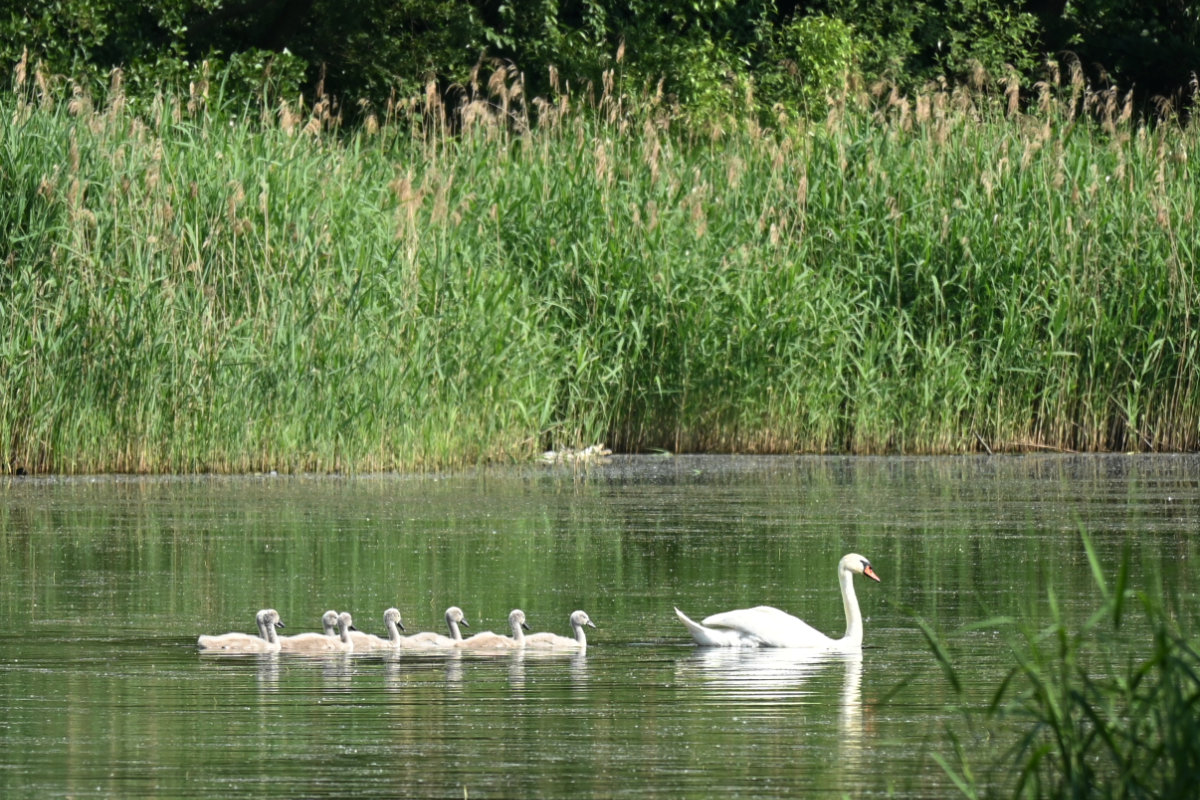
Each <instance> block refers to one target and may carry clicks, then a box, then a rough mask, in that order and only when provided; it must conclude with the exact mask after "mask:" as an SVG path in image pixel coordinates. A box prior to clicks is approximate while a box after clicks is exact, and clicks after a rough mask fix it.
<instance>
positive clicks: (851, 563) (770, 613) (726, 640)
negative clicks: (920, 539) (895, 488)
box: [675, 553, 879, 653]
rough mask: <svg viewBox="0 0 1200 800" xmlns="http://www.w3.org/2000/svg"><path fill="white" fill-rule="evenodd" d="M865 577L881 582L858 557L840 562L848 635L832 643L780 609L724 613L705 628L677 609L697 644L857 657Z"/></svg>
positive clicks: (839, 573) (855, 555)
mask: <svg viewBox="0 0 1200 800" xmlns="http://www.w3.org/2000/svg"><path fill="white" fill-rule="evenodd" d="M855 575H866V576H867V577H868V578H870V579H871V580H874V581H878V580H879V576H878V575H876V574H875V570H874V569H872V567H871V562H870V561H868V560H867V559H865V558H863V557H862V556H860V555H858V554H857V553H850V554H849V555H846V556H843V557H842V560H841V561H840V562H838V582H839V583H840V584H841V587H842V605H843V606H845V609H846V635H845V636H843V637H842V638H841V639H831V638H829V637H828V636H826V635H825V634H823V633H821V632H820V631H818V630H817V629H815V628H813V627H812V626H810V625H809V624H808V623H806V622H804V621H803V620H800V619H797V618H796V617H793V616H792V615H791V614H788V613H786V612H784V611H780V610H779V609H778V608H772V607H771V606H757V607H755V608H742V609H738V610H736V611H725V612H722V613H720V614H713V615H712V616H711V617H706V618H705V619H704V623H703V624H698V623H696V622H693V621H692V620H690V619H688V617H687V615H686V614H684V613H683V612H682V611H680V610H679V609H678V608H676V609H675V613H676V614H678V615H679V619H680V620H682V622H683V624H684V625H686V626H687V628H688V631H689V632H691V634H692V638H693V639H694V640H695V641H696V644H702V645H711V646H716V647H806V648H809V649H814V650H823V651H825V652H830V653H854V652H859V651H860V650H861V649H862V640H863V621H862V613H861V612H860V611H859V610H858V598H857V597H856V596H855V594H854V576H855Z"/></svg>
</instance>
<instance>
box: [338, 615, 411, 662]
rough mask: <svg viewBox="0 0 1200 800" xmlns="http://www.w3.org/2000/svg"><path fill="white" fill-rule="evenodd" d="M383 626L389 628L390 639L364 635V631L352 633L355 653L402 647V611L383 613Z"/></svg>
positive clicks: (370, 634)
mask: <svg viewBox="0 0 1200 800" xmlns="http://www.w3.org/2000/svg"><path fill="white" fill-rule="evenodd" d="M383 625H384V627H385V628H387V632H388V638H386V639H384V638H382V637H380V636H376V635H375V634H373V633H363V632H362V631H351V632H350V639H351V640H352V641H353V642H354V652H356V653H357V652H359V651H360V650H395V649H396V648H397V647H399V646H400V640H401V638H402V637H401V636H400V631H402V630H404V624H403V623H402V622H401V621H400V610H399V609H396V608H389V609H388V610H387V611H385V612H383Z"/></svg>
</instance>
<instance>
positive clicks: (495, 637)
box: [455, 608, 529, 650]
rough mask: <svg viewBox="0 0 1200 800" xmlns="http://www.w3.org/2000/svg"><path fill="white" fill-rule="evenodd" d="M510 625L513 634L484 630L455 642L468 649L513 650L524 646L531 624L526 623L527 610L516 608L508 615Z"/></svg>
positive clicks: (458, 645) (456, 644) (457, 645)
mask: <svg viewBox="0 0 1200 800" xmlns="http://www.w3.org/2000/svg"><path fill="white" fill-rule="evenodd" d="M508 626H509V627H510V628H512V632H513V635H512V636H501V635H500V634H498V633H492V632H491V631H484V632H483V633H477V634H475V635H474V636H472V637H470V638H469V639H463V640H462V641H461V642H455V646H456V647H461V648H463V649H466V650H513V649H515V648H519V647H524V646H525V631H527V630H529V626H528V625H526V624H525V612H524V611H522V610H521V609H519V608H514V609H513V610H512V611H511V612H510V613H509V615H508Z"/></svg>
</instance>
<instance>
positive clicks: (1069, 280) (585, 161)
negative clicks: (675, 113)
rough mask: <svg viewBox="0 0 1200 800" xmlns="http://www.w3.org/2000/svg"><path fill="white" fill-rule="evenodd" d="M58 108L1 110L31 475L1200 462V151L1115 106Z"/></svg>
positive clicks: (1, 238) (912, 101)
mask: <svg viewBox="0 0 1200 800" xmlns="http://www.w3.org/2000/svg"><path fill="white" fill-rule="evenodd" d="M612 85H614V83H613V82H612V81H609V82H607V83H606V86H612ZM41 87H42V84H40V83H37V82H34V81H32V80H31V81H30V82H29V83H28V84H22V85H19V86H18V87H17V89H16V91H15V92H14V93H11V94H8V95H6V96H4V97H2V98H0V190H2V191H3V194H4V196H5V197H6V198H7V200H8V201H7V202H6V203H5V204H4V206H3V207H2V208H0V264H2V267H0V269H2V272H0V332H2V335H0V350H2V352H0V363H2V364H3V365H4V368H3V370H2V371H0V389H2V390H0V437H2V438H0V441H2V442H3V446H4V448H5V452H4V457H5V461H6V462H7V463H8V465H9V467H10V468H16V467H18V466H20V467H22V468H25V469H29V470H31V471H57V472H90V471H135V472H143V471H147V472H179V471H182V472H194V471H235V472H236V471H251V470H265V469H280V470H323V471H324V470H331V471H371V470H393V469H402V470H407V469H436V468H446V467H456V466H461V465H465V464H471V463H480V462H489V461H509V460H524V459H528V458H530V457H531V456H533V455H534V454H535V453H537V452H539V451H540V450H541V449H544V448H546V447H552V446H563V445H572V444H575V445H578V444H585V443H591V442H597V441H606V442H607V443H608V444H609V445H610V446H612V447H614V448H616V449H618V450H625V451H637V450H648V449H652V448H665V449H669V450H674V451H695V450H707V451H714V452H758V453H784V452H787V453H791V452H847V453H876V452H903V453H961V452H970V451H976V450H982V449H985V448H986V449H988V450H991V451H1003V450H1027V449H1030V450H1044V449H1055V450H1089V451H1104V450H1191V449H1195V448H1196V447H1197V446H1200V422H1198V420H1200V386H1198V377H1200V376H1198V371H1197V360H1196V355H1195V354H1196V352H1197V347H1198V344H1200V342H1198V341H1197V325H1196V319H1195V317H1196V308H1195V307H1196V302H1197V301H1196V298H1197V297H1198V296H1200V295H1198V294H1197V291H1196V267H1195V265H1196V263H1197V257H1198V256H1200V252H1198V248H1197V235H1196V230H1197V225H1196V220H1195V216H1194V215H1195V209H1196V208H1197V207H1200V197H1197V194H1198V192H1200V181H1197V180H1195V170H1194V168H1193V167H1192V166H1191V158H1192V157H1193V156H1194V154H1195V152H1196V149H1197V148H1196V133H1195V130H1196V129H1195V126H1191V127H1181V126H1179V125H1176V124H1172V123H1170V122H1169V121H1166V122H1163V123H1161V124H1157V125H1154V126H1150V125H1145V124H1141V123H1139V122H1137V121H1136V120H1134V119H1132V118H1131V116H1130V115H1129V114H1128V113H1127V109H1126V108H1125V107H1124V106H1123V105H1122V98H1121V96H1120V95H1116V94H1113V93H1105V92H1092V91H1091V90H1089V89H1088V88H1087V87H1073V86H1071V85H1069V84H1068V85H1066V86H1043V87H1040V91H1041V95H1040V97H1041V100H1040V105H1039V103H1038V102H1036V95H1035V96H1034V101H1031V102H1030V104H1029V105H1028V107H1027V109H1026V111H1020V110H1019V108H1020V106H1019V105H1018V104H1016V103H1015V102H1013V96H1012V93H1013V89H1012V87H1011V86H1010V87H1008V94H1004V93H1002V92H999V91H997V92H995V93H992V94H989V93H988V92H987V91H976V92H968V91H965V90H948V89H936V88H935V89H932V90H930V91H929V92H928V93H927V94H925V95H922V96H920V97H916V98H905V97H900V96H896V95H895V94H894V93H892V94H890V95H889V94H887V93H886V92H885V93H883V94H880V95H879V96H877V97H876V96H870V95H863V96H859V95H856V94H853V93H847V94H846V95H845V96H844V97H841V98H837V99H836V101H835V102H834V103H833V104H832V105H831V107H830V108H831V112H830V114H829V116H828V117H827V118H826V119H824V120H820V121H816V122H805V123H786V124H785V125H783V126H781V127H778V128H773V129H766V128H762V127H760V126H759V125H758V124H757V122H756V121H755V120H754V119H753V117H752V116H751V115H750V114H749V113H747V114H746V115H745V116H744V117H734V118H730V119H726V120H721V121H718V122H715V123H714V124H713V126H712V127H711V128H708V129H705V130H703V131H701V130H697V129H694V128H693V129H686V128H681V127H680V126H678V124H677V123H676V122H674V121H673V117H672V113H671V112H672V110H671V109H670V108H667V107H665V106H664V105H663V104H662V103H661V101H660V100H658V99H656V98H655V97H653V96H647V97H641V96H629V95H617V94H614V93H604V94H602V95H601V96H600V97H599V98H598V99H597V100H596V101H595V102H593V103H588V102H584V101H582V100H581V99H580V98H567V97H557V98H550V99H548V100H547V99H541V100H539V101H538V102H537V103H536V104H535V103H533V102H531V101H527V99H526V98H525V96H524V94H523V91H522V87H521V83H520V78H519V75H516V74H514V73H512V72H504V73H496V75H494V76H493V78H492V80H490V81H485V80H482V79H480V80H479V82H478V83H477V84H476V85H474V86H473V87H472V88H471V89H470V91H469V92H468V97H467V100H466V101H464V103H463V104H462V106H461V107H458V108H456V109H449V110H448V109H446V108H445V107H444V105H443V102H444V101H443V100H442V98H440V97H439V96H438V95H437V93H436V91H430V92H427V93H426V94H425V95H423V96H422V97H420V98H414V99H413V100H412V101H411V102H398V103H396V104H395V106H394V107H391V108H388V109H386V110H385V111H383V112H382V115H381V117H380V118H379V119H374V118H373V120H372V123H371V124H370V125H364V126H363V127H362V128H361V129H357V130H354V131H345V130H340V129H339V128H338V125H337V120H336V118H335V117H334V116H333V115H332V112H331V110H330V107H329V105H328V104H325V105H322V104H321V103H318V104H316V106H315V107H311V108H310V107H306V106H304V105H303V104H302V103H295V104H284V105H283V106H281V107H279V108H272V109H264V110H261V111H260V112H256V113H253V114H248V115H246V116H245V117H244V118H234V119H229V118H228V117H225V116H220V115H218V114H216V113H213V112H209V111H207V110H205V109H206V106H205V105H204V104H203V103H201V102H198V101H196V100H195V98H189V97H188V96H186V95H185V96H181V97H172V96H169V95H165V94H164V95H163V96H161V97H160V98H158V100H157V101H156V102H155V103H154V104H150V105H147V104H144V103H143V104H141V105H135V104H133V103H130V102H126V101H125V100H124V98H122V97H120V95H119V92H114V96H113V97H110V98H105V99H103V100H100V101H92V100H89V99H87V98H84V97H76V98H74V100H73V101H72V102H69V103H68V102H57V101H55V100H53V99H52V97H53V95H52V93H50V92H49V91H47V90H45V89H44V88H41ZM611 91H615V90H611ZM447 119H452V120H456V121H457V124H455V125H453V126H451V125H446V124H445V123H444V121H445V120H447Z"/></svg>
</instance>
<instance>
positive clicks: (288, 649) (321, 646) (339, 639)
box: [279, 611, 355, 653]
mask: <svg viewBox="0 0 1200 800" xmlns="http://www.w3.org/2000/svg"><path fill="white" fill-rule="evenodd" d="M353 630H355V628H354V621H353V619H352V618H351V617H350V615H349V614H348V613H346V612H345V611H343V612H342V613H341V614H338V635H337V636H326V635H325V634H323V633H302V634H300V635H299V636H291V637H288V638H287V639H285V640H281V641H280V642H279V644H280V648H279V649H280V650H282V651H283V652H285V653H350V652H353V651H354V641H353V640H352V639H351V638H350V632H351V631H353Z"/></svg>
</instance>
